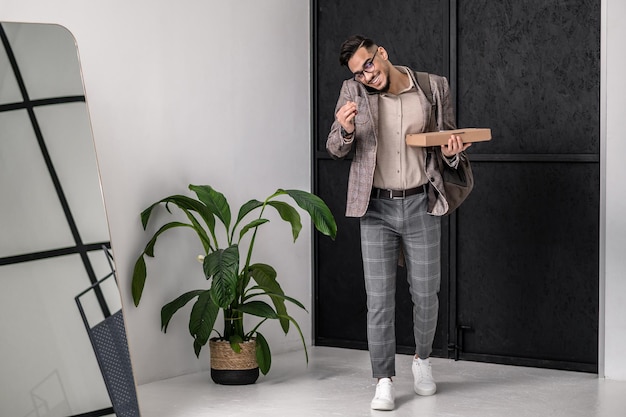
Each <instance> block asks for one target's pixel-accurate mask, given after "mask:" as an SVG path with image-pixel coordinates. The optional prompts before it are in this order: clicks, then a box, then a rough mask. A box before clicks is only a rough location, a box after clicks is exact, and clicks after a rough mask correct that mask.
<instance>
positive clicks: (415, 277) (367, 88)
mask: <svg viewBox="0 0 626 417" xmlns="http://www.w3.org/2000/svg"><path fill="white" fill-rule="evenodd" d="M339 60H340V63H341V64H342V65H344V66H346V67H348V69H349V70H350V71H351V72H352V75H353V76H352V78H351V79H348V80H346V81H344V83H343V86H342V88H341V92H340V94H339V100H338V102H337V106H336V108H335V122H334V123H333V125H332V128H331V131H330V134H329V135H328V140H327V142H326V148H327V150H328V152H329V153H330V155H332V156H333V157H335V158H343V157H345V156H346V155H348V153H349V152H350V150H352V149H353V148H355V152H354V156H353V160H352V164H351V166H350V177H349V181H348V199H347V207H346V216H348V217H359V218H360V227H361V251H362V257H363V269H364V275H365V289H366V293H367V309H368V313H367V338H368V346H369V352H370V359H371V363H372V374H373V377H374V378H378V382H377V385H376V394H375V396H374V399H373V400H372V403H371V407H372V409H375V410H392V409H393V408H394V405H395V396H394V395H395V394H394V388H393V381H392V377H393V376H395V353H396V352H395V350H396V341H395V329H394V322H395V317H394V316H395V280H396V265H397V263H398V260H399V258H402V256H403V257H404V259H405V261H406V267H407V277H408V281H409V287H410V292H411V299H412V301H413V332H414V337H415V345H416V354H415V357H414V359H413V365H412V371H413V376H414V390H415V392H416V393H417V394H419V395H433V394H434V393H435V392H436V390H437V387H436V384H435V381H434V380H433V377H432V371H431V365H430V362H429V359H428V358H429V356H430V354H431V351H432V343H433V339H434V336H435V328H436V325H437V315H438V309H439V299H438V292H439V286H440V249H439V246H440V234H441V233H440V217H438V216H441V215H442V214H444V213H445V212H446V211H447V207H448V206H447V201H446V198H445V193H444V191H443V183H442V178H441V174H440V173H439V171H438V170H437V168H436V165H437V161H436V160H435V158H443V160H444V161H445V162H446V163H447V164H448V165H450V166H451V167H453V168H456V166H457V165H458V158H459V157H465V155H464V154H462V153H463V152H464V151H465V150H466V149H467V148H468V147H469V146H470V144H464V143H463V141H462V140H461V138H460V137H459V136H451V137H450V139H449V140H448V144H447V145H442V146H441V148H440V149H439V148H438V147H437V148H436V149H434V153H433V152H430V153H429V152H427V149H426V148H417V147H410V146H407V145H406V142H405V136H406V134H408V133H420V132H425V131H429V130H448V129H454V128H455V122H454V113H453V109H452V104H451V99H450V94H449V86H448V82H447V80H446V79H445V78H444V77H440V76H436V75H430V77H429V79H430V87H431V92H432V98H429V97H427V96H426V93H425V92H424V91H423V90H422V89H421V88H420V86H419V83H418V82H417V74H415V73H414V72H413V71H412V70H411V69H409V68H407V67H402V66H394V65H392V64H391V62H390V61H389V56H388V54H387V51H386V50H385V48H383V47H382V46H378V45H376V44H375V43H374V42H373V41H372V40H371V39H368V38H364V37H363V36H356V35H355V36H352V37H350V38H349V39H347V40H346V41H345V42H344V43H343V44H342V46H341V52H340V58H339ZM431 102H434V105H432V106H431ZM435 124H436V126H435ZM459 154H461V155H459ZM429 155H430V156H429ZM433 155H434V157H433ZM442 155H443V156H442Z"/></svg>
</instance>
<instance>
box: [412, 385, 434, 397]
mask: <svg viewBox="0 0 626 417" xmlns="http://www.w3.org/2000/svg"><path fill="white" fill-rule="evenodd" d="M413 388H414V389H415V393H416V394H417V395H421V396H422V397H428V396H430V395H435V393H436V392H437V388H436V387H435V388H434V389H430V390H422V389H418V388H417V387H413Z"/></svg>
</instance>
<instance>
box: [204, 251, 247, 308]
mask: <svg viewBox="0 0 626 417" xmlns="http://www.w3.org/2000/svg"><path fill="white" fill-rule="evenodd" d="M203 269H204V274H205V276H206V277H207V279H210V278H213V284H212V286H211V292H212V294H213V299H214V301H215V303H217V305H218V306H220V307H221V308H228V305H229V304H230V303H232V302H233V301H234V300H235V298H236V295H237V278H238V270H239V247H238V246H237V245H232V246H230V247H228V248H226V249H219V250H216V251H215V252H211V253H209V254H208V255H207V256H205V257H204V262H203Z"/></svg>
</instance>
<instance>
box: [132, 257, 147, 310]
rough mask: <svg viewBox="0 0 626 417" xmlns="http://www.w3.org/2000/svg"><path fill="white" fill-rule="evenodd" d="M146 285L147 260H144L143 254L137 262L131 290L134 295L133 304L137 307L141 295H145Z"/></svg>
mask: <svg viewBox="0 0 626 417" xmlns="http://www.w3.org/2000/svg"><path fill="white" fill-rule="evenodd" d="M145 284H146V260H145V259H144V258H143V253H142V254H141V256H140V257H139V258H138V259H137V262H135V268H134V269H133V280H132V282H131V290H132V293H133V302H134V303H135V307H137V306H138V305H139V300H141V294H142V293H143V287H144V285H145Z"/></svg>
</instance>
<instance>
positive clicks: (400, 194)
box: [370, 185, 426, 200]
mask: <svg viewBox="0 0 626 417" xmlns="http://www.w3.org/2000/svg"><path fill="white" fill-rule="evenodd" d="M425 189H426V187H425V186H424V185H420V186H419V187H415V188H409V189H408V190H384V189H382V188H376V187H372V194H371V196H370V197H371V198H386V199H389V200H392V199H396V198H398V199H402V198H405V197H408V196H410V195H415V194H421V193H423V192H424V190H425Z"/></svg>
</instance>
